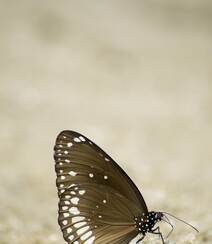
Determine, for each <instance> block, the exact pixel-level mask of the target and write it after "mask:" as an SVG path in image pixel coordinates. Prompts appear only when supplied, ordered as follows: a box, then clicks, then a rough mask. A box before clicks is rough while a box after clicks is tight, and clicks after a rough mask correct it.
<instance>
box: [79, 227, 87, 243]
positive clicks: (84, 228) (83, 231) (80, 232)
mask: <svg viewBox="0 0 212 244" xmlns="http://www.w3.org/2000/svg"><path fill="white" fill-rule="evenodd" d="M88 229H89V226H85V227H83V228H81V229H79V230H77V234H78V235H82V234H83V233H85V232H86V231H87V230H88ZM81 240H83V239H82V238H81Z"/></svg>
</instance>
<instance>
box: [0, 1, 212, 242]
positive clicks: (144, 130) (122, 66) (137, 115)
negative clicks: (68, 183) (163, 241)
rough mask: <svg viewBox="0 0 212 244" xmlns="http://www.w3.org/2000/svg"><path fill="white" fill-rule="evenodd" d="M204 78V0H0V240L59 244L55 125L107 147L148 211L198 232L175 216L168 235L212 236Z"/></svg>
mask: <svg viewBox="0 0 212 244" xmlns="http://www.w3.org/2000/svg"><path fill="white" fill-rule="evenodd" d="M211 79H212V2H211V1H209V0H208V1H207V0H196V1H177V0H176V1H174V0H173V1H172V0H148V1H147V0H144V1H138V0H128V1H127V0H126V1H125V0H122V1H121V0H117V1H116V0H115V1H114V0H110V1H101V0H100V1H97V0H95V1H83V0H78V1H71V0H69V1H68V0H60V1H55V0H45V1H43V0H42V1H41V0H22V1H3V0H1V1H0V108H1V110H0V111H1V112H0V122H1V126H0V137H1V147H0V150H1V152H0V166H1V170H0V179H1V184H0V243H1V244H6V243H14V244H15V243H20V244H23V243H27V244H32V243H33V244H39V243H45V244H51V243H52V244H54V243H55V244H56V243H64V241H63V239H62V235H61V232H60V230H59V227H58V225H57V220H56V212H57V201H58V200H57V195H56V189H55V172H54V162H53V157H52V153H53V152H52V151H53V144H54V141H55V137H56V135H57V134H58V133H59V132H60V131H61V130H63V129H72V130H76V131H79V132H81V133H83V134H85V135H86V136H88V137H90V138H91V139H92V140H94V141H95V142H96V143H97V144H99V145H100V146H101V147H102V148H103V149H105V150H106V151H107V152H108V153H109V154H110V155H111V156H112V157H113V158H114V159H115V160H116V161H117V162H118V163H119V164H120V165H121V166H122V167H123V168H124V169H125V170H126V171H127V172H128V174H129V175H130V176H131V177H132V179H133V180H134V181H135V182H136V184H137V185H138V187H139V188H140V189H141V192H142V194H143V195H144V197H145V199H146V202H147V204H148V206H149V208H150V209H154V210H166V211H169V212H171V213H173V214H176V215H177V216H179V217H182V218H184V219H186V220H187V221H189V222H190V223H192V224H194V225H195V226H196V227H198V228H199V229H200V231H201V234H199V235H198V236H195V233H194V232H193V231H192V230H191V229H189V228H188V227H186V226H184V225H183V224H181V223H179V222H175V226H176V227H175V230H174V233H173V235H172V236H171V237H170V242H169V243H212V242H211V241H212V230H211V226H212V212H211V202H212V195H211V187H212V172H211V159H212V150H211V136H212V127H211V123H212V110H211V105H212V96H211V95H212V80H211ZM165 231H167V229H165ZM146 240H147V241H148V240H149V239H148V238H147V239H146ZM147 243H149V241H148V242H147ZM151 243H154V242H151Z"/></svg>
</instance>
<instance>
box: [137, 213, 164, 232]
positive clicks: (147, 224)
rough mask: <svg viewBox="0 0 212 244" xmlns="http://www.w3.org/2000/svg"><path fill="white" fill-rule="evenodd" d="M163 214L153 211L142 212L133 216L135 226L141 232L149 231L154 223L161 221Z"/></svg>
mask: <svg viewBox="0 0 212 244" xmlns="http://www.w3.org/2000/svg"><path fill="white" fill-rule="evenodd" d="M163 216H164V215H163V213H161V212H154V211H151V212H148V213H147V214H143V215H141V216H139V217H136V218H135V222H136V227H137V228H138V230H139V232H141V233H142V234H145V233H146V232H151V231H152V230H153V228H154V226H155V224H156V223H157V222H159V221H161V220H162V218H163Z"/></svg>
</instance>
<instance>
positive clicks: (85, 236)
mask: <svg viewBox="0 0 212 244" xmlns="http://www.w3.org/2000/svg"><path fill="white" fill-rule="evenodd" d="M92 233H93V232H92V231H91V230H90V231H88V232H87V233H86V234H84V235H83V236H81V238H80V239H81V240H82V241H83V240H86V239H87V238H88V237H90V236H91V235H92Z"/></svg>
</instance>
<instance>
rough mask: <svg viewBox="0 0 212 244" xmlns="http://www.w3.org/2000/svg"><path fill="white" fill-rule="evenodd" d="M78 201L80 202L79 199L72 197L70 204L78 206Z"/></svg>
mask: <svg viewBox="0 0 212 244" xmlns="http://www.w3.org/2000/svg"><path fill="white" fill-rule="evenodd" d="M79 200H80V199H79V197H73V198H71V202H72V203H73V204H75V205H77V204H78V202H79Z"/></svg>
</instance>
